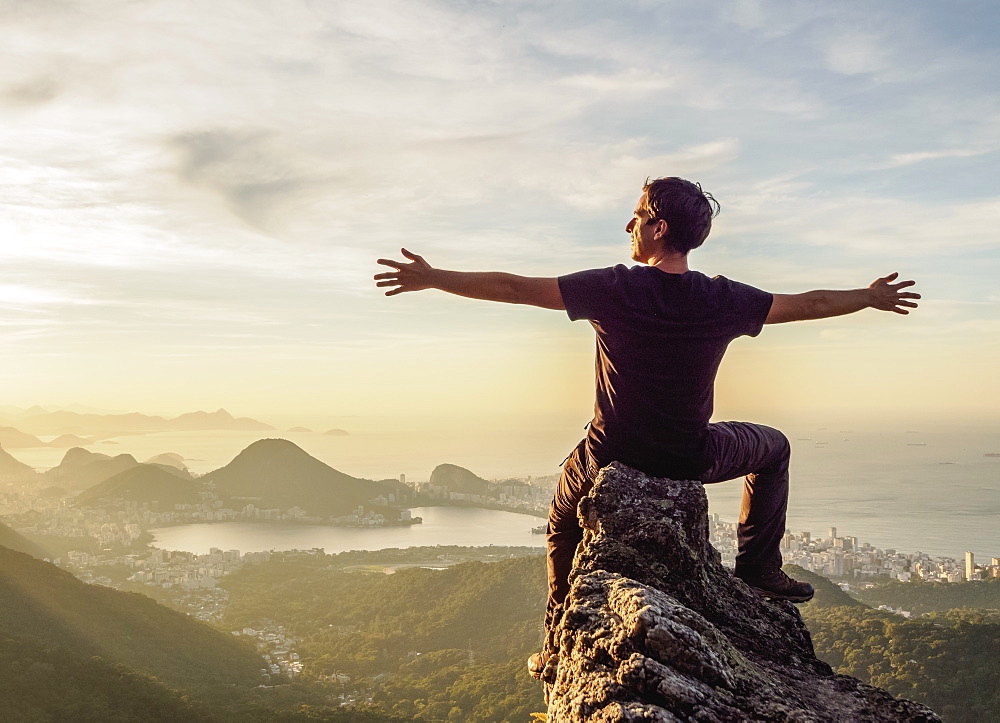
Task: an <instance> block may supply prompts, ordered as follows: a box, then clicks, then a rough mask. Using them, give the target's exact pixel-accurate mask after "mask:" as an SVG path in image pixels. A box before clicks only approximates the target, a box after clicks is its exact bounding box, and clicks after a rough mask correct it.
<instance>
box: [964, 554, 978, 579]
mask: <svg viewBox="0 0 1000 723" xmlns="http://www.w3.org/2000/svg"><path fill="white" fill-rule="evenodd" d="M975 573H976V556H975V555H973V554H972V553H971V552H969V551H968V550H966V552H965V579H966V580H972V579H973V575H975Z"/></svg>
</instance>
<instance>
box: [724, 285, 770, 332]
mask: <svg viewBox="0 0 1000 723" xmlns="http://www.w3.org/2000/svg"><path fill="white" fill-rule="evenodd" d="M729 284H730V292H731V293H732V294H733V302H734V303H733V305H734V307H735V309H736V312H737V316H736V328H735V332H736V335H737V336H757V335H758V334H760V331H761V329H763V328H764V320H765V319H766V318H767V314H768V312H769V311H770V310H771V302H773V301H774V296H772V295H771V294H770V293H768V292H767V291H762V290H760V289H758V288H756V287H753V286H750V285H748V284H741V283H740V282H739V281H730V282H729Z"/></svg>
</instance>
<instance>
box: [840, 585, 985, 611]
mask: <svg viewBox="0 0 1000 723" xmlns="http://www.w3.org/2000/svg"><path fill="white" fill-rule="evenodd" d="M857 595H858V598H859V599H860V600H863V601H864V602H865V603H867V604H869V605H871V606H872V607H877V606H879V605H888V606H889V607H891V608H894V609H897V610H909V611H910V612H911V613H913V614H914V615H923V614H925V613H930V612H944V611H947V610H951V609H953V608H963V607H970V608H982V609H989V610H1000V577H993V578H989V579H987V580H973V581H972V582H922V581H921V582H899V581H895V580H894V581H892V582H889V583H886V584H885V585H877V586H876V587H873V588H868V589H867V590H861V591H859V592H858V594H857Z"/></svg>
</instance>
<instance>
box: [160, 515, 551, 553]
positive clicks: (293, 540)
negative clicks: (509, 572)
mask: <svg viewBox="0 0 1000 723" xmlns="http://www.w3.org/2000/svg"><path fill="white" fill-rule="evenodd" d="M411 512H412V513H413V515H414V517H421V518H423V522H422V523H421V524H418V525H409V526H407V527H372V528H365V527H331V526H327V525H300V524H295V523H287V522H204V523H198V524H191V525H177V526H174V527H160V528H156V529H152V530H150V531H149V532H150V534H152V535H153V537H154V542H153V544H154V545H155V546H156V547H159V548H163V549H165V550H183V551H185V552H192V553H195V554H199V555H203V554H205V553H207V552H208V551H209V549H210V548H212V547H217V548H219V549H221V550H239V551H240V552H260V551H263V550H275V551H280V550H311V549H313V548H316V547H319V548H322V549H324V550H325V551H326V552H327V553H328V554H336V553H339V552H346V551H348V550H383V549H385V548H390V547H398V548H406V547H423V546H433V545H460V546H463V547H486V546H489V545H498V546H509V547H538V548H539V551H541V548H543V547H544V546H545V535H538V534H532V532H531V529H532V528H533V527H537V526H538V525H541V524H544V522H545V521H544V520H543V519H541V518H540V517H533V516H531V515H521V514H517V513H515V512H503V511H500V510H486V509H480V508H476V507H416V508H413V510H411Z"/></svg>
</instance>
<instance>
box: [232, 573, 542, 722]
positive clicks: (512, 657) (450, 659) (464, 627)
mask: <svg viewBox="0 0 1000 723" xmlns="http://www.w3.org/2000/svg"><path fill="white" fill-rule="evenodd" d="M379 556H380V553H371V555H370V556H369V558H368V559H370V560H377V559H380V557H379ZM344 558H349V559H353V560H354V561H355V564H356V563H357V562H358V561H360V560H361V559H363V558H364V556H363V555H361V553H347V554H346V555H345V556H325V557H317V558H303V559H299V560H293V561H284V562H282V561H278V562H272V563H270V564H267V565H262V566H260V567H257V568H250V569H245V570H243V571H241V572H239V573H236V574H234V575H232V576H230V577H228V578H226V579H225V580H224V581H223V582H222V585H223V586H224V587H225V588H226V589H227V590H229V592H230V596H231V597H230V605H229V610H228V612H227V615H226V618H225V620H224V622H223V625H224V626H226V627H228V628H230V629H239V628H240V627H243V626H248V625H249V626H253V625H257V624H259V623H260V622H261V620H262V619H265V618H266V619H269V620H273V621H275V622H277V623H279V624H281V625H284V626H285V627H286V629H288V630H289V632H290V634H292V635H293V636H295V637H296V638H299V639H301V640H302V643H301V644H300V652H301V653H302V656H303V661H304V663H305V665H306V668H307V670H309V671H310V675H317V676H331V675H334V674H338V673H339V674H343V675H347V676H349V677H350V678H351V679H352V681H354V683H353V684H355V685H358V686H362V687H364V686H365V685H372V684H373V683H372V682H371V681H375V680H377V686H376V692H375V694H374V703H375V707H376V709H378V710H381V711H384V712H385V713H388V714H393V715H398V716H402V717H403V718H406V719H416V720H427V721H431V720H460V721H469V722H470V723H471V722H473V721H483V722H485V721H507V720H510V721H527V720H530V714H531V713H532V712H536V711H543V710H544V709H545V708H544V701H543V700H542V690H541V686H540V685H539V684H538V683H537V682H535V681H533V680H532V679H531V678H530V677H528V675H527V671H526V667H525V660H526V659H527V656H528V655H530V654H531V653H533V652H535V651H536V650H538V649H539V646H540V643H541V624H542V615H543V609H544V604H545V588H546V583H545V561H544V558H543V557H541V556H538V555H533V556H531V557H523V558H519V559H510V560H505V561H501V562H492V563H483V562H468V563H463V564H460V565H455V566H454V567H449V568H448V569H445V570H431V569H423V568H409V569H401V570H399V571H397V572H395V573H394V574H391V575H386V574H384V573H383V572H382V571H381V570H378V571H372V572H364V571H363V568H362V569H361V570H359V569H358V568H353V569H352V568H347V569H344V568H343V562H342V560H343V559H344ZM430 559H433V556H430ZM365 681H369V682H368V683H365Z"/></svg>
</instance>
